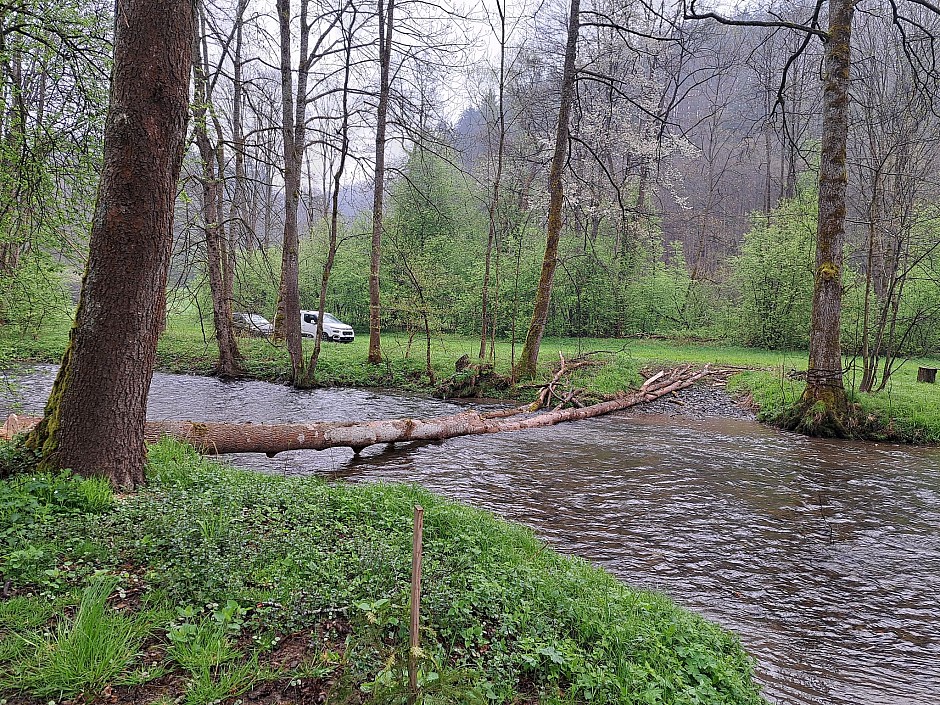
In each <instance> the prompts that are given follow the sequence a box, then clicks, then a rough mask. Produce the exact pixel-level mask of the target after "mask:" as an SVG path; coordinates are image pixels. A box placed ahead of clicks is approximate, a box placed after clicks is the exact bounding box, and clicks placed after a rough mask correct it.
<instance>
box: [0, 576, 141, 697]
mask: <svg viewBox="0 0 940 705" xmlns="http://www.w3.org/2000/svg"><path fill="white" fill-rule="evenodd" d="M116 586H117V580H116V579H115V578H113V577H110V576H108V577H104V576H98V577H96V578H95V579H93V580H92V582H91V583H90V584H89V585H88V587H87V588H85V590H84V592H83V594H82V599H81V602H80V603H79V606H78V612H77V613H76V615H75V617H74V619H71V620H69V619H62V620H60V621H59V623H58V626H57V627H56V630H55V632H54V633H52V634H49V635H48V636H46V637H45V638H44V639H42V640H41V641H31V640H30V639H29V638H28V637H24V638H23V640H24V642H26V643H28V644H29V645H30V646H32V647H33V648H32V649H30V650H29V651H28V652H27V653H25V654H20V658H16V659H13V661H12V664H11V668H10V672H9V674H8V675H7V676H6V677H5V678H3V679H2V680H0V685H3V686H7V687H10V686H14V687H15V688H16V689H18V690H24V691H27V692H29V693H30V694H32V695H34V696H36V697H39V698H48V697H54V698H61V697H74V696H76V695H88V694H97V693H99V692H101V691H102V690H103V689H104V687H105V686H106V685H108V684H109V683H112V682H114V681H115V679H116V678H117V677H118V676H119V675H121V674H122V673H124V672H125V671H126V670H127V668H128V666H129V665H130V663H131V662H132V660H133V659H134V656H135V654H136V653H137V650H138V648H139V646H140V642H141V639H142V637H143V635H144V634H145V633H146V631H147V628H148V625H147V617H148V616H149V615H147V614H146V613H142V614H137V615H133V616H131V615H127V614H123V613H120V612H117V611H115V610H111V609H109V608H108V607H107V606H106V601H107V599H108V596H109V595H110V594H111V592H112V591H113V590H114V588H115V587H116Z"/></svg>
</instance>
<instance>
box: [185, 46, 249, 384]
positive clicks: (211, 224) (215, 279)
mask: <svg viewBox="0 0 940 705" xmlns="http://www.w3.org/2000/svg"><path fill="white" fill-rule="evenodd" d="M204 36H205V33H204V31H200V32H197V33H196V34H195V35H194V37H195V38H194V43H193V83H194V91H193V118H194V120H193V122H194V124H195V132H196V147H197V149H198V150H199V158H200V160H201V161H202V178H201V179H200V181H201V184H202V217H203V232H204V233H205V238H206V262H207V266H208V270H209V290H210V292H211V295H212V322H213V325H214V327H215V339H216V344H217V346H218V349H219V365H218V367H217V368H216V372H217V374H218V375H219V377H222V378H230V377H238V376H240V375H241V373H242V364H241V353H240V352H239V350H238V342H237V341H236V340H235V330H234V328H233V326H232V285H233V282H232V276H231V271H230V269H231V267H230V264H229V256H228V252H227V250H228V248H227V247H226V242H225V228H224V227H223V226H222V219H221V217H220V216H221V213H222V211H221V207H220V203H221V200H222V199H221V191H222V188H221V186H222V178H223V171H222V169H221V168H219V169H218V170H217V169H216V163H217V162H218V161H221V159H220V156H221V155H220V154H219V151H220V146H219V145H218V144H212V141H211V140H210V139H209V122H208V113H209V107H210V103H211V100H212V98H211V96H210V95H209V55H208V48H207V47H206V46H205V38H204Z"/></svg>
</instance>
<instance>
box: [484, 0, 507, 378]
mask: <svg viewBox="0 0 940 705" xmlns="http://www.w3.org/2000/svg"><path fill="white" fill-rule="evenodd" d="M496 10H497V13H498V15H499V83H498V86H497V90H498V96H497V108H496V109H497V111H498V113H497V116H496V124H497V126H498V130H499V136H498V138H497V145H496V173H495V174H494V176H493V191H492V194H493V195H492V199H491V200H490V204H489V208H488V209H487V210H488V212H489V213H488V214H489V221H490V222H489V231H488V233H487V236H486V255H485V257H484V262H483V294H482V297H481V306H480V309H481V310H480V363H481V364H482V363H483V360H484V359H485V358H486V338H487V334H488V333H489V334H492V335H493V336H495V334H496V332H495V330H492V331H491V330H490V319H491V318H494V319H495V317H494V316H492V314H491V313H490V261H491V260H492V256H493V243H494V241H495V240H496V230H497V227H498V226H497V222H498V219H499V218H500V217H501V207H500V199H499V197H500V190H499V187H500V182H501V180H502V175H503V156H504V154H505V152H506V106H505V93H506V10H505V8H504V7H503V3H502V2H500V1H499V0H497V2H496ZM498 248H499V244H498V243H497V252H498ZM497 256H498V255H497ZM496 288H497V290H498V289H499V282H498V280H497V287H496ZM495 327H496V322H495V320H494V321H493V328H495ZM492 351H493V355H494V360H495V354H496V344H495V340H494V344H493V348H492Z"/></svg>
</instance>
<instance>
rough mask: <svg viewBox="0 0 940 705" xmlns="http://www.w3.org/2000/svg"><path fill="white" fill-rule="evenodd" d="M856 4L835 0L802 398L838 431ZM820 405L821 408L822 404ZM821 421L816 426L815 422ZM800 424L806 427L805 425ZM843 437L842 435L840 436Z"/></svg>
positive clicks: (843, 400) (843, 402)
mask: <svg viewBox="0 0 940 705" xmlns="http://www.w3.org/2000/svg"><path fill="white" fill-rule="evenodd" d="M854 11H855V0H830V2H829V37H828V39H827V40H826V50H825V67H826V74H825V84H824V87H823V129H822V143H821V149H820V163H819V221H818V229H817V233H818V234H817V241H816V278H815V285H814V288H813V309H812V321H811V325H810V344H809V366H808V369H807V372H806V389H804V390H803V395H802V397H801V399H800V407H802V410H803V416H804V417H805V416H806V415H807V413H808V412H810V411H812V412H813V414H815V415H816V416H817V417H819V419H820V420H822V422H823V423H825V424H831V425H833V426H834V427H835V428H834V429H833V431H835V432H838V427H839V426H840V425H841V423H842V420H843V419H844V417H845V415H846V413H847V410H848V398H847V397H846V393H845V387H844V386H843V382H842V348H841V343H840V339H839V334H840V327H841V320H842V249H843V246H844V243H845V190H846V170H845V155H846V141H847V135H848V118H849V69H850V66H851V63H850V62H851V58H850V53H851V39H852V17H853V14H854ZM820 405H821V406H820ZM814 423H816V422H814ZM798 425H801V426H805V423H804V422H803V421H800V422H799V424H798ZM838 435H841V434H838Z"/></svg>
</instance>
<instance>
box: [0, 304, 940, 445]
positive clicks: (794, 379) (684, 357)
mask: <svg viewBox="0 0 940 705" xmlns="http://www.w3.org/2000/svg"><path fill="white" fill-rule="evenodd" d="M211 336H212V331H211V330H209V329H203V328H202V327H201V325H200V324H199V321H198V319H197V318H195V317H193V316H192V315H190V314H182V315H179V316H175V317H172V318H171V319H170V322H169V325H168V327H167V330H166V331H165V332H164V334H163V335H162V336H161V338H160V342H159V346H158V351H157V366H158V369H160V370H162V371H165V372H176V373H186V374H202V375H207V374H211V373H212V372H213V370H214V369H215V366H216V361H217V352H216V347H215V341H214V339H213V338H212V337H211ZM67 340H68V328H67V323H65V322H64V321H59V322H52V323H50V324H49V325H47V326H45V327H44V328H43V329H42V330H41V331H39V332H38V333H37V334H36V335H35V336H33V335H22V334H20V333H19V332H18V331H14V330H10V329H8V328H0V363H4V362H5V363H11V362H47V363H58V362H59V361H60V360H61V356H62V353H63V352H64V350H65V345H66V343H67ZM382 344H383V352H384V355H385V364H383V365H370V364H368V362H367V361H366V358H367V352H368V338H367V336H365V335H363V334H360V335H359V337H358V338H357V339H356V341H355V342H353V343H351V344H348V345H339V344H334V343H327V344H324V346H323V352H322V355H321V359H320V363H319V367H318V380H319V383H320V384H322V385H323V386H344V387H371V388H383V389H398V390H406V391H415V392H421V393H426V394H434V393H435V392H437V391H438V390H439V388H440V385H441V383H442V382H445V381H447V380H448V379H454V377H455V376H456V377H457V379H456V381H457V382H460V381H461V375H460V374H458V373H456V371H455V362H456V361H457V360H458V359H459V358H460V357H461V356H463V355H468V356H469V358H470V359H471V360H475V359H476V355H477V354H478V347H479V341H478V340H476V339H471V338H466V337H460V336H453V335H447V336H436V337H435V338H434V339H433V341H432V348H431V366H432V370H433V371H434V383H431V381H430V379H429V377H428V376H427V374H426V363H425V349H424V345H425V343H424V341H423V340H421V339H420V338H418V337H415V338H414V339H410V338H409V337H408V336H407V335H404V334H399V333H386V334H383V343H382ZM239 345H240V348H241V352H242V355H243V358H244V367H245V373H246V375H247V376H248V377H250V378H253V379H259V380H266V381H272V382H283V381H284V380H286V379H288V377H289V374H290V365H289V360H288V357H287V352H286V350H285V349H284V347H283V346H279V345H274V344H272V343H271V341H269V340H265V339H258V338H241V339H239ZM312 348H313V343H312V341H309V340H308V341H304V349H305V351H306V353H307V354H308V355H309V354H310V352H311V351H312ZM520 348H521V345H520V346H517V347H516V348H515V350H514V349H513V346H512V345H511V344H510V343H508V342H505V341H498V342H497V346H496V355H495V365H494V368H493V372H495V373H496V377H495V378H494V381H496V382H497V384H495V385H490V386H484V387H482V388H481V389H480V390H479V391H480V392H481V393H482V394H484V395H485V396H491V397H500V396H503V397H507V396H512V397H519V398H521V399H527V398H530V397H531V396H532V395H534V392H535V390H536V389H537V387H538V384H539V383H541V382H544V381H547V380H548V379H550V377H551V374H552V368H553V365H556V364H557V363H558V360H559V354H561V355H564V357H565V358H566V359H569V360H570V359H572V358H574V357H577V356H579V355H585V354H590V357H591V359H593V360H596V361H597V362H598V363H599V364H597V365H594V366H587V367H583V368H580V369H578V370H577V371H576V372H575V373H574V374H573V375H572V376H571V378H570V386H571V387H573V388H580V389H584V390H585V396H586V397H587V398H588V399H591V398H595V399H596V398H599V397H602V396H603V395H607V394H614V393H616V392H618V391H620V390H623V389H626V388H629V387H636V386H638V385H639V384H640V383H641V382H642V380H643V372H644V371H646V372H650V371H655V370H657V369H660V368H662V367H664V366H670V365H676V364H685V363H691V364H693V365H704V364H711V365H713V366H718V367H723V368H736V369H739V370H740V372H739V373H737V374H734V375H732V376H731V377H730V379H729V380H728V385H727V389H728V391H729V393H730V394H731V395H732V397H734V398H736V399H738V400H744V401H745V402H746V403H747V404H749V405H750V406H751V408H752V409H753V410H754V412H755V413H756V415H757V417H758V418H759V419H760V420H762V421H765V422H768V423H774V421H775V420H776V419H777V418H778V417H779V416H780V415H781V414H782V413H783V411H784V410H785V409H786V408H787V407H788V405H791V404H793V403H794V402H795V401H796V400H797V399H798V398H799V395H800V393H801V392H802V389H803V383H802V381H801V379H800V376H801V373H802V372H804V371H805V369H806V355H805V353H803V352H801V351H771V350H759V349H752V348H741V347H736V346H730V345H723V344H719V343H702V342H696V341H683V340H661V339H655V340H654V339H623V340H615V339H570V338H569V339H546V340H545V341H544V343H543V345H542V350H541V354H540V357H539V360H540V371H539V372H540V373H539V375H538V378H537V380H536V383H535V384H532V385H530V386H523V387H517V388H515V389H509V388H506V387H505V386H501V385H499V384H498V382H499V379H500V377H501V376H502V377H505V376H507V375H508V373H509V371H510V368H511V362H512V360H513V359H515V358H516V357H517V356H518V353H519V350H520ZM849 362H850V361H848V360H847V365H848V364H849ZM920 365H923V366H927V367H940V361H938V360H910V361H908V362H907V363H906V364H904V365H903V366H902V367H901V368H900V369H899V370H898V371H897V372H896V373H895V374H894V376H893V377H892V378H891V381H890V383H889V385H888V386H887V388H886V389H885V390H884V391H882V392H877V393H874V394H863V393H859V392H857V391H854V388H855V385H856V384H857V382H858V377H859V376H858V375H855V374H853V373H852V372H851V370H850V372H849V374H847V375H846V383H847V384H848V385H850V388H852V389H853V391H851V392H850V397H851V400H852V401H853V403H854V404H856V405H857V407H856V408H857V410H858V413H857V414H856V417H855V420H854V421H853V425H852V427H851V428H850V430H851V431H853V432H854V433H855V434H856V435H857V437H859V438H862V439H868V440H875V441H894V442H901V443H915V444H937V443H940V385H935V384H922V383H918V382H916V375H917V367H918V366H920ZM455 386H459V385H455ZM728 403H729V406H730V405H732V403H731V402H730V401H729V402H728Z"/></svg>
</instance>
